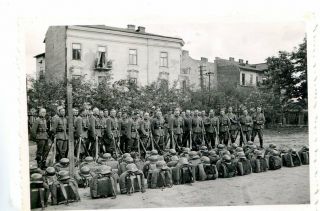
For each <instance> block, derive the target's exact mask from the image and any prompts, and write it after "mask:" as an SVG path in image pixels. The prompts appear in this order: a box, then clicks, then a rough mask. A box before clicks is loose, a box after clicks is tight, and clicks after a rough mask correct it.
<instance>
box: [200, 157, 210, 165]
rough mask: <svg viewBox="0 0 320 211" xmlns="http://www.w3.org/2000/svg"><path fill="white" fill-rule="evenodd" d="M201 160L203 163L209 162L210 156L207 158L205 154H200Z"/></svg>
mask: <svg viewBox="0 0 320 211" xmlns="http://www.w3.org/2000/svg"><path fill="white" fill-rule="evenodd" d="M201 161H202V162H203V163H206V164H210V158H208V157H207V156H202V157H201Z"/></svg>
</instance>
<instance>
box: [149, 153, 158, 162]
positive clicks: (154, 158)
mask: <svg viewBox="0 0 320 211" xmlns="http://www.w3.org/2000/svg"><path fill="white" fill-rule="evenodd" d="M149 161H150V162H151V163H155V162H157V161H158V156H157V155H151V156H150V157H149Z"/></svg>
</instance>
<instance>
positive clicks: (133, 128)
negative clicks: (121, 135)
mask: <svg viewBox="0 0 320 211" xmlns="http://www.w3.org/2000/svg"><path fill="white" fill-rule="evenodd" d="M139 127H140V124H139V119H132V120H131V121H130V123H129V128H128V129H129V131H128V137H129V144H128V149H127V152H128V153H130V152H131V151H135V152H137V151H138V139H139V132H138V130H139Z"/></svg>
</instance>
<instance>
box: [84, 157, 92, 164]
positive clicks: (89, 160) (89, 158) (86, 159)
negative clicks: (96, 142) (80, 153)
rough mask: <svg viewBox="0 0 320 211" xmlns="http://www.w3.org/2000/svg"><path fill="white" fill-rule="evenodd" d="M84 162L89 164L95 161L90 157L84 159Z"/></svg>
mask: <svg viewBox="0 0 320 211" xmlns="http://www.w3.org/2000/svg"><path fill="white" fill-rule="evenodd" d="M84 161H85V162H87V163H90V162H93V161H94V160H93V157H91V156H88V157H86V158H85V159H84Z"/></svg>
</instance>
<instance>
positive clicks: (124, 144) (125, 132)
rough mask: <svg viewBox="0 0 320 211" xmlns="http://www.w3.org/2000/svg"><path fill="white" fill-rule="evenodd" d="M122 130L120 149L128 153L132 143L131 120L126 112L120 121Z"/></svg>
mask: <svg viewBox="0 0 320 211" xmlns="http://www.w3.org/2000/svg"><path fill="white" fill-rule="evenodd" d="M118 121H119V128H120V136H121V138H120V149H121V151H122V152H128V147H129V142H130V137H129V133H130V131H129V130H130V128H129V127H130V118H129V117H128V114H127V112H126V111H123V113H122V118H121V119H118Z"/></svg>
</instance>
